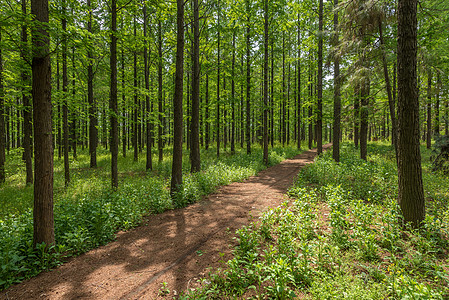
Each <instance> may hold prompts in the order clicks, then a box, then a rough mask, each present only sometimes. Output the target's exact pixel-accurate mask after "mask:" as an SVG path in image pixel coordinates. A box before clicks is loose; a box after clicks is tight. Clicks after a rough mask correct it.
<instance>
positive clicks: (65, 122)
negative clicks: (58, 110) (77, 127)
mask: <svg viewBox="0 0 449 300" xmlns="http://www.w3.org/2000/svg"><path fill="white" fill-rule="evenodd" d="M62 8H63V10H64V11H63V14H64V16H63V19H62V21H61V22H62V31H63V37H62V97H63V104H62V132H63V143H64V147H63V148H64V182H65V186H66V187H67V186H68V185H69V183H70V166H69V120H68V118H69V116H68V114H69V113H68V97H67V86H68V85H69V82H68V78H67V36H66V35H67V19H66V17H65V14H66V13H67V11H66V1H65V0H63V2H62Z"/></svg>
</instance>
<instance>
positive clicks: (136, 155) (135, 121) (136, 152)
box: [132, 17, 139, 162]
mask: <svg viewBox="0 0 449 300" xmlns="http://www.w3.org/2000/svg"><path fill="white" fill-rule="evenodd" d="M136 37H137V25H136V18H135V17H134V39H136ZM133 87H134V90H133V95H134V107H133V141H132V142H133V150H134V157H133V159H134V161H135V162H136V161H138V160H139V148H138V145H137V138H138V134H137V128H138V126H139V125H138V118H137V114H138V110H139V103H138V98H137V51H136V50H134V51H133Z"/></svg>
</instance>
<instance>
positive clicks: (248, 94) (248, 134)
mask: <svg viewBox="0 0 449 300" xmlns="http://www.w3.org/2000/svg"><path fill="white" fill-rule="evenodd" d="M247 5H248V6H249V2H248V1H247ZM248 10H249V9H248ZM250 22H251V19H250V14H249V13H248V20H247V24H246V153H247V154H250V153H251V58H250V56H251V36H250V34H251V27H250V26H251V23H250Z"/></svg>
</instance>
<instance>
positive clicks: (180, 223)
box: [0, 144, 331, 299]
mask: <svg viewBox="0 0 449 300" xmlns="http://www.w3.org/2000/svg"><path fill="white" fill-rule="evenodd" d="M330 146H331V144H327V145H325V146H324V147H323V148H324V149H327V148H329V147H330ZM315 156H316V150H310V151H305V152H303V153H301V154H300V155H298V156H296V157H294V158H293V159H288V160H285V161H283V162H282V163H280V164H278V165H276V166H273V167H270V168H268V169H266V170H264V171H261V172H260V173H259V174H258V176H253V177H251V178H249V179H248V180H245V181H244V182H236V183H232V184H230V185H227V186H224V187H221V188H219V189H218V190H217V191H216V192H215V193H213V194H210V195H208V196H206V197H204V198H203V199H202V200H201V201H199V202H197V203H195V204H192V205H190V206H188V207H186V208H182V209H175V210H170V211H166V212H165V213H162V214H158V215H150V216H148V217H146V219H145V220H144V221H143V223H142V225H140V226H139V227H136V228H134V229H132V230H129V231H127V232H119V233H118V234H117V238H116V240H115V241H113V242H111V243H109V244H107V245H105V246H102V247H100V248H97V249H94V250H92V251H89V252H87V253H85V254H82V255H80V256H78V257H75V258H71V259H69V260H68V262H66V263H65V264H63V265H62V266H59V267H57V268H55V269H53V270H51V271H48V272H43V273H41V274H40V275H38V276H36V277H34V278H32V279H30V280H27V281H24V282H22V283H20V284H17V285H14V286H12V287H10V288H9V289H7V290H5V291H2V292H0V299H172V297H175V298H176V296H178V295H180V293H182V292H185V291H186V290H188V289H191V288H195V287H196V286H198V280H199V279H200V278H202V277H204V276H205V275H207V273H208V272H209V271H211V270H212V269H214V268H218V267H220V266H223V261H227V260H229V259H230V258H231V244H233V243H235V240H233V239H232V237H234V236H235V234H234V233H235V231H236V230H237V229H239V228H240V227H242V226H243V225H247V224H249V223H250V222H251V221H252V220H253V218H256V217H258V216H259V215H260V213H261V212H263V211H265V210H266V209H268V208H270V207H276V206H278V205H279V204H281V203H282V202H283V200H284V197H285V196H284V194H285V193H286V191H287V189H288V188H289V187H290V186H291V185H292V184H293V182H294V179H295V177H296V175H297V174H298V172H299V170H300V168H301V167H302V166H304V165H305V164H308V163H311V162H313V159H314V157H315Z"/></svg>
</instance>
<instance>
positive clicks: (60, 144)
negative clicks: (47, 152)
mask: <svg viewBox="0 0 449 300" xmlns="http://www.w3.org/2000/svg"><path fill="white" fill-rule="evenodd" d="M59 74H60V73H59V51H57V52H56V90H57V91H59V90H60V78H59V77H60V76H59ZM58 102H59V101H58ZM57 106H58V119H57V124H56V127H57V132H58V139H57V144H58V159H61V157H62V122H61V121H62V117H61V104H60V103H58V104H57Z"/></svg>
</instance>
